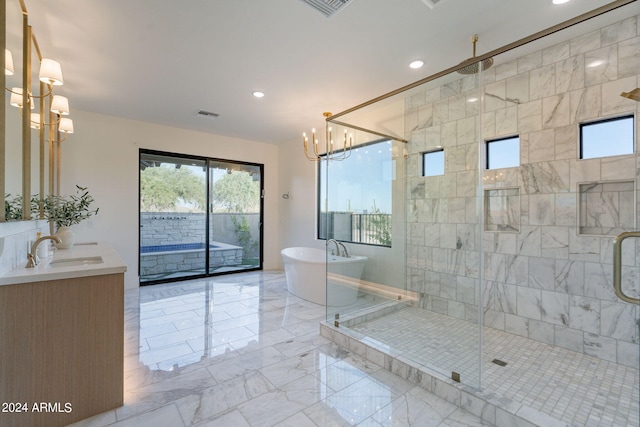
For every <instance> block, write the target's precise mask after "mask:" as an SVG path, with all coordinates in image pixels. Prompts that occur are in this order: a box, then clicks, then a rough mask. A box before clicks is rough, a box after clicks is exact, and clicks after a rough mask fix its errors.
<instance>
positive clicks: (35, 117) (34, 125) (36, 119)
mask: <svg viewBox="0 0 640 427" xmlns="http://www.w3.org/2000/svg"><path fill="white" fill-rule="evenodd" d="M40 126H41V122H40V113H31V129H36V130H40Z"/></svg>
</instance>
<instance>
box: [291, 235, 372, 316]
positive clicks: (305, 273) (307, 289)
mask: <svg viewBox="0 0 640 427" xmlns="http://www.w3.org/2000/svg"><path fill="white" fill-rule="evenodd" d="M280 254H281V255H282V262H283V263H284V271H285V275H286V277H287V288H288V290H289V292H290V293H292V294H293V295H295V296H297V297H300V298H302V299H305V300H307V301H311V302H313V303H316V304H321V305H327V293H328V295H329V301H328V305H329V306H342V305H349V304H353V303H354V302H355V301H356V299H357V298H358V284H359V282H360V278H361V276H362V270H363V269H364V264H365V263H366V262H367V257H364V256H350V257H348V258H347V257H341V256H335V255H327V254H326V252H325V251H324V250H322V249H316V248H305V247H293V248H285V249H283V250H282V251H281V252H280ZM327 260H328V261H329V268H328V271H327ZM327 277H328V280H327ZM327 286H328V292H327Z"/></svg>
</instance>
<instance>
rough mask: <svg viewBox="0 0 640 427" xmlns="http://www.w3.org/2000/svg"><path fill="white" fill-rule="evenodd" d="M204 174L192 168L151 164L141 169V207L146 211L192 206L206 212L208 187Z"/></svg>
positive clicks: (188, 207)
mask: <svg viewBox="0 0 640 427" xmlns="http://www.w3.org/2000/svg"><path fill="white" fill-rule="evenodd" d="M206 188H207V187H206V184H205V178H204V176H198V175H196V174H194V173H193V171H192V170H190V169H189V168H184V167H183V168H179V169H177V168H175V167H167V166H160V167H148V168H146V169H144V170H143V171H141V172H140V210H141V211H142V212H172V211H176V210H178V207H180V209H181V210H191V211H195V212H203V211H204V209H205V207H206V200H207V197H206V196H207V190H206Z"/></svg>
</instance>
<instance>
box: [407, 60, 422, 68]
mask: <svg viewBox="0 0 640 427" xmlns="http://www.w3.org/2000/svg"><path fill="white" fill-rule="evenodd" d="M423 65H424V62H422V61H420V60H419V59H418V60H415V61H413V62H412V63H411V64H409V67H411V68H413V69H416V68H421V67H422V66H423Z"/></svg>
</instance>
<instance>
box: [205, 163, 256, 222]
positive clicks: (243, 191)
mask: <svg viewBox="0 0 640 427" xmlns="http://www.w3.org/2000/svg"><path fill="white" fill-rule="evenodd" d="M213 204H214V210H215V211H218V212H236V213H249V212H259V211H260V182H259V181H254V180H253V178H252V176H251V175H250V174H248V173H247V172H242V171H232V172H231V173H230V174H226V175H224V176H223V177H222V178H220V179H219V180H217V181H216V182H215V183H214V184H213Z"/></svg>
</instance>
